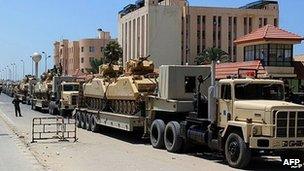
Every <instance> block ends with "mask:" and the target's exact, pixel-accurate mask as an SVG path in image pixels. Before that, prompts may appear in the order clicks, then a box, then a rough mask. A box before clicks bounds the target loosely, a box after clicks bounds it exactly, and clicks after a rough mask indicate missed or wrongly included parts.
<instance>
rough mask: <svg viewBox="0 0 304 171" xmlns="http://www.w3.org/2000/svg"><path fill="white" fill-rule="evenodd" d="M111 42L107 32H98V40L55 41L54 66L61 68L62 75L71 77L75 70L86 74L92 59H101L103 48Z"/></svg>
mask: <svg viewBox="0 0 304 171" xmlns="http://www.w3.org/2000/svg"><path fill="white" fill-rule="evenodd" d="M111 40H112V39H111V36H110V33H109V32H104V31H99V33H98V38H90V39H81V40H79V41H69V40H67V39H64V40H62V41H60V42H57V41H56V42H55V43H54V61H55V65H56V66H60V65H61V66H62V71H63V74H64V75H73V74H75V72H76V71H77V70H79V71H81V72H83V73H86V72H87V71H86V69H87V68H90V67H91V64H90V62H91V61H92V60H93V59H100V58H103V56H102V54H103V53H102V51H103V48H104V47H105V46H106V45H107V44H108V42H110V41H111Z"/></svg>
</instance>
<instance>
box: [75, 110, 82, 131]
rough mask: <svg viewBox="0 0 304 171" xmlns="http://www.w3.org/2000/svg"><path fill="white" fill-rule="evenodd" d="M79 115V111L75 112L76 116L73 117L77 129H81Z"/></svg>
mask: <svg viewBox="0 0 304 171" xmlns="http://www.w3.org/2000/svg"><path fill="white" fill-rule="evenodd" d="M80 117H81V114H80V112H79V111H77V112H76V116H75V119H76V126H77V127H78V128H80V127H81V120H80V119H81V118H80Z"/></svg>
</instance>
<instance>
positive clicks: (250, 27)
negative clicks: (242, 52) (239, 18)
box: [249, 17, 252, 33]
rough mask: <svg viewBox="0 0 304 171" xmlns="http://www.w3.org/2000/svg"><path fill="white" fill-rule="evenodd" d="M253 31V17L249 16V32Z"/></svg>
mask: <svg viewBox="0 0 304 171" xmlns="http://www.w3.org/2000/svg"><path fill="white" fill-rule="evenodd" d="M251 32H252V18H251V17H249V33H251Z"/></svg>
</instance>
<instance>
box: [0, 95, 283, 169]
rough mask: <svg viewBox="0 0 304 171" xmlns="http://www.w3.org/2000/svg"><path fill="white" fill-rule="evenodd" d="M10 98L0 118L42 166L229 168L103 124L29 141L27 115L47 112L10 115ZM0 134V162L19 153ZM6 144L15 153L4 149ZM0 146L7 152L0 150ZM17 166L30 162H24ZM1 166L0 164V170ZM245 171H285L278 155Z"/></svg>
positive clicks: (1, 101) (215, 158)
mask: <svg viewBox="0 0 304 171" xmlns="http://www.w3.org/2000/svg"><path fill="white" fill-rule="evenodd" d="M11 101H12V99H11V98H10V97H8V96H6V95H0V116H1V117H0V119H2V120H4V121H5V122H6V124H8V126H9V128H10V129H11V130H13V131H14V132H15V133H16V134H17V135H18V136H19V138H20V137H21V141H22V142H23V145H24V146H25V147H26V146H28V149H29V151H30V152H31V154H32V157H33V156H34V157H35V158H36V159H37V160H36V163H39V164H40V166H42V167H41V168H44V169H47V170H60V171H61V170H64V171H65V170H73V171H74V170H79V171H82V170H93V171H94V170H125V171H127V170H132V171H133V170H145V171H146V170H151V171H152V170H153V171H155V170H166V171H168V170H174V171H179V170H181V171H182V170H198V171H199V170H214V171H216V170H235V169H232V168H230V167H229V166H228V165H227V164H226V163H225V162H224V161H223V159H222V157H221V156H220V155H215V154H213V153H208V152H192V153H188V154H172V153H168V152H167V151H165V150H156V149H153V148H152V147H151V145H150V144H149V142H148V141H145V140H142V139H141V138H140V136H141V135H139V134H134V133H126V132H122V131H118V130H113V129H108V128H103V130H102V131H101V133H92V132H88V131H85V130H82V129H78V130H77V131H78V132H77V136H78V138H79V140H78V141H77V142H76V143H74V142H57V141H48V142H38V143H30V141H31V123H32V119H33V118H34V117H43V116H50V115H49V114H45V113H40V112H36V111H32V110H31V109H30V106H27V105H21V112H22V114H23V116H24V117H22V118H16V117H15V114H14V110H13V109H14V108H13V105H12V104H11ZM0 124H1V123H0ZM1 131H2V129H0V132H1ZM3 134H4V136H1V135H0V140H1V142H0V155H1V157H0V159H1V160H2V154H6V153H7V154H9V155H11V154H10V153H13V154H12V157H13V156H16V155H17V154H19V153H22V151H21V152H20V151H18V150H16V149H15V148H16V147H15V144H16V143H12V142H11V141H12V140H10V139H9V138H8V137H7V136H6V135H5V134H7V133H6V132H5V130H4V132H3ZM3 143H4V144H7V143H8V144H10V145H9V146H7V147H9V148H4V149H2V148H3V145H2V144H3ZM12 144H14V145H12ZM11 148H12V149H15V151H14V150H8V149H11ZM2 150H7V151H6V152H2ZM13 158H14V157H13ZM16 159H17V158H16ZM4 160H6V159H4ZM20 160H21V161H23V162H26V161H27V160H26V159H20ZM0 162H1V161H0ZM2 163H3V162H1V164H2ZM15 163H16V162H15ZM20 163H22V162H20ZM21 165H22V166H28V165H29V166H31V165H30V164H26V163H24V164H23V163H22V164H21ZM11 166H12V164H10V163H9V162H8V163H6V162H4V163H3V167H11ZM1 167H2V166H1V165H0V170H2V169H1ZM24 168H26V167H24ZM41 168H40V169H41ZM4 170H5V169H4ZM10 170H12V169H10ZM30 170H32V169H30ZM247 170H286V168H283V166H282V163H281V161H280V159H279V158H274V157H266V158H259V159H253V161H252V162H251V164H250V166H249V167H248V168H247Z"/></svg>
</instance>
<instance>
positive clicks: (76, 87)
mask: <svg viewBox="0 0 304 171" xmlns="http://www.w3.org/2000/svg"><path fill="white" fill-rule="evenodd" d="M78 90H79V85H75V84H73V85H68V84H67V85H63V91H78Z"/></svg>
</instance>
